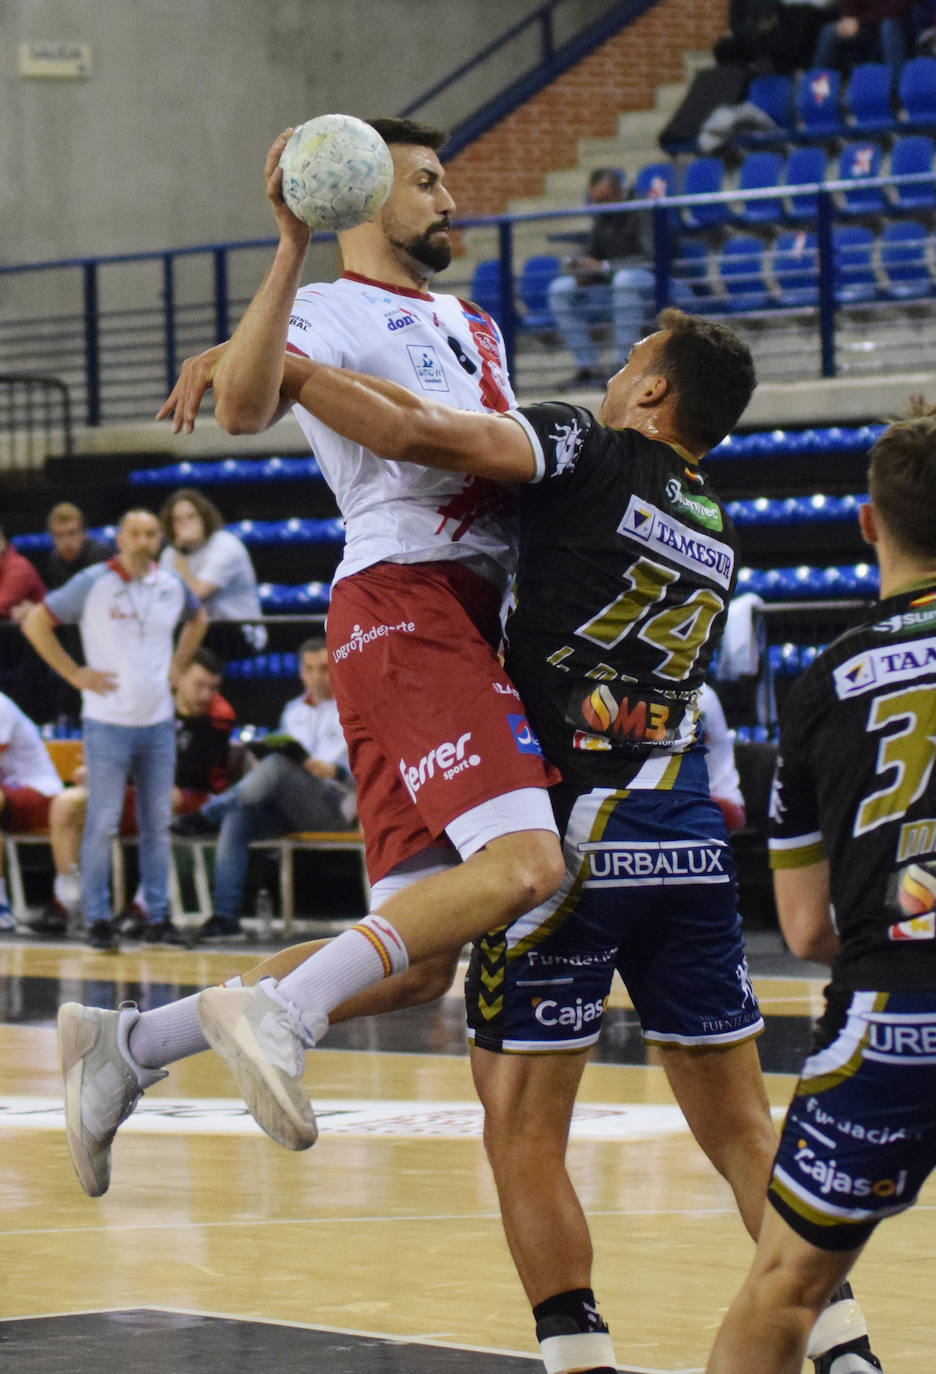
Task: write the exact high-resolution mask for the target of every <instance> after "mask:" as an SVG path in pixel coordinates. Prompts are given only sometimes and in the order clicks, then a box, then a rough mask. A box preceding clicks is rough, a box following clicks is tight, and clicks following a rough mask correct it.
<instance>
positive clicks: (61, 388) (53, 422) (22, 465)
mask: <svg viewBox="0 0 936 1374" xmlns="http://www.w3.org/2000/svg"><path fill="white" fill-rule="evenodd" d="M72 449H73V438H72V413H71V396H70V394H69V390H68V387H67V386H66V385H65V383H64V382H63V381H62V380H61V378H59V377H44V376H40V375H37V374H34V373H28V372H2V373H0V469H2V470H3V471H6V472H9V471H12V470H18V471H32V470H34V469H35V468H37V467H41V465H42V463H43V462H44V460H45V458H46V456H47V455H48V454H49V453H58V454H61V455H62V456H64V457H70V456H71V453H72Z"/></svg>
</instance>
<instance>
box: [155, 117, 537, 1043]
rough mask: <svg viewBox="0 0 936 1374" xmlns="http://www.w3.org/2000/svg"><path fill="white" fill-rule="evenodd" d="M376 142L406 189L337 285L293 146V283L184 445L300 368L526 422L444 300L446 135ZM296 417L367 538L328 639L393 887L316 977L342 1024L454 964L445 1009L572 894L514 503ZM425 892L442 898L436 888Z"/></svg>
mask: <svg viewBox="0 0 936 1374" xmlns="http://www.w3.org/2000/svg"><path fill="white" fill-rule="evenodd" d="M374 127H375V128H376V129H377V131H378V132H379V133H380V134H381V136H382V137H383V138H384V139H385V140H386V141H387V143H388V144H389V145H390V150H391V154H392V157H393V164H394V181H393V187H392V189H391V192H390V195H389V197H388V199H387V201H386V203H385V205H384V206H383V208H382V209H381V210H380V211H379V212H378V214H377V215H376V216H374V218H373V219H372V220H370V221H368V222H367V223H365V224H362V225H360V226H358V227H357V228H354V229H350V230H347V231H345V232H343V233H341V234H339V243H340V246H341V252H342V259H343V264H344V272H343V274H342V276H341V277H340V278H339V280H338V281H335V282H326V283H315V284H312V285H306V286H302V285H301V272H302V265H303V261H304V258H305V254H306V249H307V246H308V242H309V237H310V232H311V231H310V229H309V227H308V226H307V225H305V224H303V223H302V222H301V221H300V220H298V219H297V218H296V217H295V216H294V215H293V214H292V213H291V211H290V210H289V209H288V207H287V206H286V204H285V202H284V200H283V198H282V194H281V173H280V170H279V166H278V163H279V157H280V154H281V152H282V149H283V147H284V145H285V142H286V139H287V137H288V134H289V132H290V131H289V130H287V131H285V132H284V133H283V134H281V135H280V137H279V138H278V139H277V140H276V141H275V142H274V144H273V146H272V147H271V149H270V151H269V153H268V155H267V160H266V166H265V174H266V184H267V195H268V198H269V200H270V202H271V205H272V209H273V214H274V217H275V219H276V222H277V227H278V230H279V235H280V240H279V244H278V247H277V249H276V252H275V255H274V260H273V265H272V267H271V268H270V270H269V272H268V273H267V275H266V277H265V278H264V281H263V282H262V284H261V286H260V288H259V290H258V291H257V293H256V295H255V296H254V298H253V300H252V302H251V304H250V305H249V306H248V308H247V311H246V312H245V314H244V316H243V318H242V319H241V321H240V323H239V324H238V326H237V328H236V330H235V331H234V334H233V336H232V338H231V339H230V341H229V342H228V343H227V344H226V345H222V346H219V347H218V348H217V349H213V350H209V352H208V353H207V354H203V355H201V357H200V358H196V359H192V360H189V362H188V363H186V364H185V366H184V367H183V370H182V375H181V376H180V379H179V383H178V384H177V386H176V388H175V389H174V391H173V393H172V395H171V396H170V397H169V399H168V401H167V402H166V404H165V406H164V407H163V408H162V410H161V412H160V417H161V418H164V417H166V416H168V415H170V414H171V415H172V417H173V428H174V430H175V431H176V432H178V431H179V430H185V431H186V432H189V431H191V429H192V427H193V424H194V420H195V416H196V414H197V411H198V405H199V402H200V400H201V397H202V394H203V392H204V389H205V387H206V385H208V384H211V385H212V386H213V388H214V396H215V416H216V418H217V419H218V421H219V423H220V424H221V425H222V426H223V427H224V428H225V429H227V430H228V431H229V432H231V433H259V432H261V431H262V430H265V429H266V428H268V427H269V426H270V425H271V424H273V423H274V422H275V421H276V420H277V419H279V417H280V416H281V415H282V414H284V413H285V411H286V410H287V409H288V407H289V402H287V401H283V400H282V399H281V395H280V386H281V383H282V380H283V375H284V369H285V359H286V353H287V351H291V352H294V353H300V354H303V355H305V356H307V357H310V358H313V359H315V360H316V361H321V362H328V363H335V364H338V365H341V366H344V367H351V368H354V369H356V370H358V371H361V372H366V373H369V374H371V375H375V376H380V377H385V378H388V379H390V380H392V381H396V382H399V383H401V384H402V385H403V386H405V387H406V388H408V389H409V390H411V391H413V392H415V393H416V394H424V395H427V396H435V397H437V398H438V399H441V400H444V401H445V402H446V403H448V404H450V405H453V406H456V407H458V408H460V409H463V410H464V409H468V410H478V411H485V410H486V411H503V410H506V409H508V408H509V407H510V406H511V405H513V404H514V398H513V393H512V391H511V388H510V383H509V380H508V377H507V369H506V360H505V356H504V345H503V339H502V338H501V335H500V331H499V329H498V327H497V325H496V324H495V323H494V321H493V320H492V319H491V317H490V316H489V315H487V314H486V313H485V312H484V311H482V310H480V309H479V308H478V307H477V306H475V305H473V304H471V303H470V302H466V301H462V300H459V299H457V298H456V297H454V296H448V295H436V294H435V293H432V292H430V291H429V289H428V287H429V283H430V281H431V279H432V277H433V275H434V273H435V272H437V271H440V270H442V269H443V268H444V267H446V266H448V263H449V261H450V257H451V247H450V243H449V216H450V214H451V212H452V210H453V208H454V202H453V200H452V197H451V196H450V195H449V192H448V191H447V189H446V187H445V185H444V171H443V168H442V164H441V163H440V161H439V158H438V156H437V152H436V149H437V148H438V147H439V146H440V145H441V143H442V141H443V135H442V134H441V133H440V132H439V131H437V130H434V129H428V128H425V127H423V126H420V125H415V124H412V123H411V122H410V121H407V120H377V121H375V122H374ZM295 413H296V416H297V418H298V420H299V423H300V424H301V425H302V428H303V430H304V432H305V434H306V435H307V437H308V439H309V441H310V443H311V445H312V447H313V450H314V452H315V456H316V458H317V460H318V463H319V465H320V467H321V469H322V471H323V473H324V474H325V476H326V478H327V480H328V482H329V484H330V485H331V486H332V489H333V490H334V492H335V495H336V497H337V500H338V505H339V508H340V510H341V513H342V515H343V517H344V519H345V522H346V526H347V536H346V548H345V553H344V557H343V559H342V561H341V564H340V565H339V567H338V569H337V572H336V574H335V578H334V581H333V586H332V598H331V604H330V607H329V613H328V625H327V636H328V646H329V650H330V657H331V675H332V682H333V684H334V689H335V696H336V699H337V701H338V706H339V712H340V716H341V722H342V726H343V728H344V730H345V734H346V736H347V740H348V748H349V758H350V763H351V769H352V772H353V773H354V775H355V777H356V779H357V782H358V789H359V792H358V795H359V811H360V817H361V823H362V826H363V829H364V833H365V836H366V843H367V860H368V869H369V872H370V876H371V881H372V883H373V884H374V885H375V890H374V897H373V902H372V912H373V914H372V915H371V916H369V917H368V918H367V919H366V921H365V922H363V923H362V924H361V925H359V926H356V927H354V928H353V929H352V930H351V931H347V932H345V933H344V934H343V935H342V936H340V937H339V938H338V939H337V940H336V941H334V942H332V944H331V945H330V947H329V950H328V951H327V952H325V955H326V957H325V958H324V959H323V958H322V956H321V955H320V956H318V957H317V959H316V962H315V968H314V970H313V971H312V977H313V979H314V980H315V988H316V989H317V988H318V987H319V986H321V988H322V992H323V994H324V995H325V997H326V1000H327V1002H328V1003H329V1004H330V1005H333V1006H334V1005H335V1004H336V1003H335V1001H334V998H335V997H336V996H337V995H338V994H340V997H339V1000H344V999H345V998H347V997H349V996H353V995H354V994H355V993H356V992H358V991H362V990H363V989H364V988H366V987H369V986H371V985H372V984H374V983H376V982H379V981H380V979H381V978H382V977H385V976H387V975H388V974H390V973H398V972H402V971H403V970H404V969H405V968H406V967H407V963H408V962H409V961H413V962H415V961H417V960H421V961H425V960H427V959H432V958H433V957H434V956H440V958H439V964H438V967H439V983H440V987H437V988H435V989H434V990H432V989H428V985H427V992H426V994H425V995H435V994H436V993H437V992H438V991H440V990H441V986H447V982H448V980H450V978H451V969H452V957H453V954H454V952H456V951H457V950H459V949H460V948H461V947H462V946H463V945H464V944H465V943H466V941H468V940H470V939H472V938H473V937H475V936H476V935H479V934H482V933H484V932H485V931H486V930H488V929H489V928H492V927H494V926H497V925H500V924H504V923H506V922H508V921H510V920H513V919H515V918H516V917H517V916H519V915H520V914H522V913H523V912H525V911H527V910H530V909H532V908H533V907H534V906H536V905H537V904H538V903H539V902H541V901H543V900H545V899H546V898H547V897H548V896H550V895H551V893H552V892H553V891H554V890H555V888H556V887H557V886H558V884H559V882H560V881H561V879H562V876H563V861H562V853H561V849H560V845H559V839H558V834H557V831H556V827H555V822H554V820H553V816H552V810H551V807H550V803H549V798H548V794H547V790H546V789H547V788H548V786H549V785H550V784H551V783H553V782H555V781H557V780H558V774H557V772H556V770H555V769H553V768H552V767H551V765H549V764H548V763H547V762H546V761H545V759H544V758H543V756H542V752H541V750H540V748H539V745H538V742H537V741H536V739H535V737H534V736H533V735H532V732H531V731H530V728H529V725H528V724H527V722H526V718H525V716H524V712H523V706H522V704H521V702H520V698H519V695H518V693H517V692H516V690H515V688H514V687H513V685H512V683H511V682H510V680H509V679H508V678H507V677H506V675H505V673H504V671H503V668H502V666H501V664H500V662H499V660H498V657H497V649H498V644H499V638H500V608H501V601H502V597H503V593H504V590H505V588H506V585H507V582H508V580H509V577H510V574H511V573H512V571H513V566H514V539H513V534H512V531H511V529H510V522H509V518H508V517H509V515H510V498H509V496H508V495H507V494H506V493H505V492H504V490H503V488H501V487H498V486H496V485H495V484H493V483H489V482H486V481H484V480H481V479H477V478H473V477H469V476H465V475H463V474H460V473H455V472H440V471H436V470H432V469H430V468H424V467H420V466H417V465H413V464H403V463H401V464H396V463H385V462H382V461H380V460H379V459H377V458H375V457H374V455H373V454H372V453H370V452H369V451H368V449H367V448H365V447H364V446H363V445H361V444H355V443H351V442H349V441H347V440H345V439H342V438H340V437H339V436H337V435H336V434H335V433H334V432H333V431H332V430H330V429H328V428H327V427H325V426H324V425H322V424H321V423H320V422H319V421H317V420H316V419H314V418H313V417H312V416H311V415H310V414H309V413H308V412H306V411H304V410H303V409H302V408H301V407H298V406H297V407H296V412H295ZM459 858H460V859H461V860H462V861H463V862H461V863H459V862H458V859H459ZM421 877H426V878H431V881H428V882H427V883H425V884H421V885H420V886H419V887H416V886H414V879H416V878H421ZM403 887H406V889H407V890H406V892H405V893H403V892H401V891H400V889H401V888H403ZM310 969H311V965H310ZM296 976H303V975H302V974H299V972H298V971H297V975H296ZM422 976H423V977H425V976H426V975H425V974H423V975H422ZM314 1033H315V1032H314V1030H312V1031H310V1034H311V1035H313V1036H314Z"/></svg>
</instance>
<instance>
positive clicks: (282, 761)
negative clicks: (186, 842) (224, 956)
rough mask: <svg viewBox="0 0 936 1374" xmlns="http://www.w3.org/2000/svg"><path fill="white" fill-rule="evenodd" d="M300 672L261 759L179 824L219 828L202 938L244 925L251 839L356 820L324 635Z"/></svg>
mask: <svg viewBox="0 0 936 1374" xmlns="http://www.w3.org/2000/svg"><path fill="white" fill-rule="evenodd" d="M299 676H300V678H301V679H302V685H303V688H304V691H303V693H302V695H301V696H298V697H295V698H294V699H293V700H292V701H290V702H287V704H286V706H285V707H284V709H283V714H282V716H281V718H280V723H279V729H280V734H279V735H277V736H272V735H268V736H266V737H265V739H262V740H260V741H258V743H257V745H255V746H253V748H252V752H253V753H254V755H255V757H257V758H258V762H257V763H256V765H255V766H254V767H253V768H251V769H250V770H249V771H248V772H247V773H246V774H245V776H244V777H243V778H242V779H241V781H240V782H239V783H237V785H236V786H234V787H231V788H228V790H227V791H226V792H222V793H221V795H220V796H217V797H212V798H211V800H210V801H208V802H206V803H205V805H204V806H202V807H201V808H200V809H199V810H198V811H193V812H192V813H191V814H190V815H187V816H180V817H179V819H178V820H176V821H175V822H174V823H173V826H172V830H173V833H174V834H176V835H183V836H205V835H214V834H217V835H218V850H217V855H216V858H215V879H214V914H213V915H212V917H211V919H210V920H209V921H206V923H205V924H204V925H203V926H202V927H201V929H200V930H199V932H198V938H199V939H214V938H218V937H223V936H228V935H236V934H237V933H238V932H239V930H240V918H241V907H242V904H243V900H244V887H245V885H246V881H247V861H248V857H249V856H248V849H247V846H248V845H249V844H250V842H251V840H268V839H273V838H274V837H275V836H277V835H286V834H288V833H289V832H290V831H293V830H349V829H350V828H351V826H352V825H353V824H354V818H355V809H356V801H355V788H354V783H353V780H352V778H351V776H350V773H349V771H348V747H347V745H346V744H345V739H344V735H343V733H342V730H341V724H340V722H339V720H338V707H337V705H336V703H335V700H334V697H333V696H332V690H331V683H330V682H329V676H328V650H327V649H326V647H325V641H324V639H320V638H315V639H307V640H306V641H305V642H304V643H303V644H301V645H300V647H299Z"/></svg>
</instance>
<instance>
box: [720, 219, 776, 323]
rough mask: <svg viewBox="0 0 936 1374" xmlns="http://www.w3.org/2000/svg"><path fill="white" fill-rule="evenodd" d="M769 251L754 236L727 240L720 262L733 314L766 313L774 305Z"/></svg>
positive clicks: (728, 306)
mask: <svg viewBox="0 0 936 1374" xmlns="http://www.w3.org/2000/svg"><path fill="white" fill-rule="evenodd" d="M764 255H765V248H764V242H763V240H762V239H759V238H756V237H755V236H754V235H753V234H736V235H735V236H734V237H733V238H729V239H726V240H725V242H724V244H723V245H722V250H721V253H720V255H719V259H718V271H719V275H720V277H721V283H722V286H723V287H724V290H725V294H726V297H727V299H726V302H725V304H726V307H727V309H729V310H734V311H741V310H764V309H765V308H766V307H767V306H768V305H769V304H770V295H769V290H768V286H767V281H766V278H765V276H764Z"/></svg>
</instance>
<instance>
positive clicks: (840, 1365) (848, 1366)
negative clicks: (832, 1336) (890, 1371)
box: [813, 1336, 883, 1374]
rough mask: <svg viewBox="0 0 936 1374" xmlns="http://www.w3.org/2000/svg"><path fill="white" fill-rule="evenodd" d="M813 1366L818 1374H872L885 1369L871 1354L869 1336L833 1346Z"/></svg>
mask: <svg viewBox="0 0 936 1374" xmlns="http://www.w3.org/2000/svg"><path fill="white" fill-rule="evenodd" d="M813 1364H814V1365H815V1368H816V1374H872V1371H873V1370H876V1369H883V1366H882V1364H881V1361H880V1360H879V1359H878V1358H877V1356H876V1355H872V1353H871V1346H870V1345H869V1343H868V1338H867V1336H861V1337H859V1339H858V1340H857V1341H848V1342H847V1344H845V1345H836V1346H833V1347H832V1349H831V1350H827V1351H826V1352H825V1354H824V1355H820V1356H819V1358H818V1360H813Z"/></svg>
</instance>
